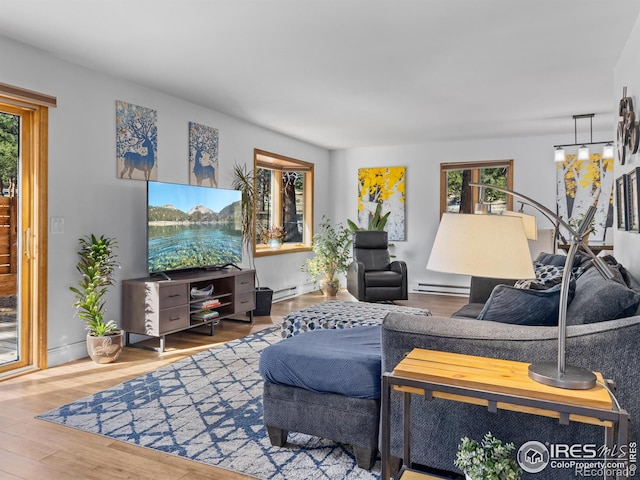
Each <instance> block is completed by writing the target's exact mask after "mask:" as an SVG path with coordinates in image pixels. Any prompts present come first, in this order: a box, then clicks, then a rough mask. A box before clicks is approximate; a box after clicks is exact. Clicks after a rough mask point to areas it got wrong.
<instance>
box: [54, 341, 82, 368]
mask: <svg viewBox="0 0 640 480" xmlns="http://www.w3.org/2000/svg"><path fill="white" fill-rule="evenodd" d="M88 356H89V354H88V353H87V342H86V341H82V342H76V343H71V344H69V345H64V346H62V347H56V348H50V349H49V350H48V351H47V365H48V366H49V367H55V366H56V365H62V364H63V363H67V362H71V361H73V360H79V359H81V358H85V357H88Z"/></svg>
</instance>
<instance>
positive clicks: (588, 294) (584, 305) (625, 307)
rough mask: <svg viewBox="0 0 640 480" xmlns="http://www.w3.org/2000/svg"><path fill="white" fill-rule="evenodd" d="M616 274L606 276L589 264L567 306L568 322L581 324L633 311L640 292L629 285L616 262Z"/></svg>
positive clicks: (625, 314)
mask: <svg viewBox="0 0 640 480" xmlns="http://www.w3.org/2000/svg"><path fill="white" fill-rule="evenodd" d="M611 270H613V272H614V274H615V277H614V279H612V280H607V279H605V278H603V277H602V275H600V272H598V270H597V269H596V268H593V267H592V268H590V269H589V270H587V271H586V272H585V273H583V274H582V275H581V276H580V277H579V278H578V280H577V281H576V297H575V298H574V300H573V302H572V303H571V304H570V305H569V308H568V310H567V324H568V325H580V324H585V323H595V322H602V321H605V320H614V319H616V318H624V317H628V316H631V315H634V314H635V312H636V310H637V309H638V305H640V295H638V293H636V292H634V291H633V290H631V289H630V288H628V287H627V286H626V285H625V283H624V280H623V278H622V275H621V274H620V272H619V271H618V269H617V268H616V267H615V266H612V267H611Z"/></svg>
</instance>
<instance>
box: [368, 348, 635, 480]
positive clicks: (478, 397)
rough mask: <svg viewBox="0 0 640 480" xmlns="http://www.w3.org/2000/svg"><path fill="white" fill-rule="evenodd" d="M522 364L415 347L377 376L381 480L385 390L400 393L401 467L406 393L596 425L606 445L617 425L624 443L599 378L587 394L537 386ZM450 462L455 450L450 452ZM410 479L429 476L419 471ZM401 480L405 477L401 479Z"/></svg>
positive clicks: (622, 422) (623, 436)
mask: <svg viewBox="0 0 640 480" xmlns="http://www.w3.org/2000/svg"><path fill="white" fill-rule="evenodd" d="M528 367H529V364H528V363H524V362H514V361H510V360H499V359H494V358H485V357H476V356H471V355H462V354H457V353H448V352H438V351H434V350H424V349H419V348H416V349H414V350H412V351H411V353H409V355H407V356H406V357H405V358H404V359H403V360H402V361H401V362H400V363H399V364H398V365H397V366H396V368H395V369H394V370H393V372H391V373H388V372H387V373H385V374H384V375H383V378H382V411H381V415H382V445H381V447H382V480H389V478H390V474H391V471H390V470H391V469H390V464H389V456H390V434H391V419H390V399H391V388H393V389H395V390H398V391H400V392H402V393H403V394H404V395H403V397H404V422H403V424H404V425H403V429H404V432H403V437H404V454H403V463H404V465H405V466H407V467H410V466H411V448H410V446H411V442H410V440H411V428H410V427H411V425H410V418H411V415H410V409H411V395H412V394H418V395H423V396H425V397H426V398H428V399H432V398H443V399H447V400H452V401H456V402H464V403H472V404H475V405H484V406H486V407H487V408H488V409H489V411H490V412H497V411H498V410H511V411H516V412H522V413H528V414H533V415H541V416H546V417H552V418H557V419H558V420H559V422H560V424H563V425H566V424H569V422H580V423H588V424H592V425H599V426H602V427H604V429H605V443H606V445H607V446H609V447H612V446H613V445H614V444H615V443H616V442H615V440H614V429H615V427H616V426H617V431H618V432H617V433H618V435H617V445H626V443H627V437H628V429H629V414H628V413H627V412H626V411H625V410H623V409H621V408H618V407H617V406H616V404H615V403H614V402H613V400H612V398H611V395H610V394H609V392H608V390H607V388H605V386H604V384H605V382H608V381H605V380H604V379H603V378H602V375H601V374H599V373H596V376H597V378H598V382H599V384H598V385H596V386H595V387H594V388H592V389H589V390H569V389H563V388H556V387H550V386H547V385H543V384H541V383H538V382H536V381H534V380H531V379H530V378H529V376H528ZM451 456H452V459H451V462H452V464H453V459H454V457H455V452H451ZM415 475H416V476H415V477H411V478H416V479H418V478H419V479H423V478H424V479H428V478H434V477H430V476H428V475H422V474H420V473H417V474H415ZM402 479H403V480H405V477H404V476H402Z"/></svg>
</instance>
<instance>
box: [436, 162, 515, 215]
mask: <svg viewBox="0 0 640 480" xmlns="http://www.w3.org/2000/svg"><path fill="white" fill-rule="evenodd" d="M470 182H478V183H484V184H488V185H496V186H499V187H504V188H508V189H509V190H513V160H496V161H486V162H455V163H441V164H440V215H442V214H443V213H473V212H474V208H475V204H476V203H478V202H479V201H480V189H479V188H472V187H469V183H470ZM482 200H483V202H484V203H485V204H487V205H488V206H489V213H501V212H502V211H503V210H513V197H511V195H507V194H506V193H504V192H499V191H497V190H492V189H490V188H485V189H484V192H483V199H482Z"/></svg>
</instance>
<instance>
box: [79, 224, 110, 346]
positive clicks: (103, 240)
mask: <svg viewBox="0 0 640 480" xmlns="http://www.w3.org/2000/svg"><path fill="white" fill-rule="evenodd" d="M78 242H79V244H80V250H78V256H79V257H80V259H79V260H78V263H77V265H76V270H78V272H79V273H80V275H81V279H80V281H79V282H78V286H77V287H69V289H70V290H71V291H72V292H73V293H74V294H75V298H76V301H75V302H74V303H73V306H74V307H75V308H76V313H77V315H78V317H80V318H81V319H82V320H84V321H85V323H86V324H87V330H88V332H89V335H92V336H94V337H103V336H106V335H111V334H113V333H115V332H116V331H117V330H118V327H117V326H116V323H115V321H113V320H109V321H107V322H105V321H104V314H105V312H106V308H105V299H104V296H105V294H106V293H107V291H108V289H109V287H110V286H111V285H114V284H115V279H114V275H113V273H114V271H115V269H116V268H118V267H119V264H118V263H117V262H116V255H115V253H114V250H115V249H116V248H117V241H116V240H115V239H113V238H108V237H105V236H104V235H101V236H100V237H96V236H95V235H93V234H92V235H90V236H88V235H87V236H85V237H82V238H80V239H79V240H78Z"/></svg>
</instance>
